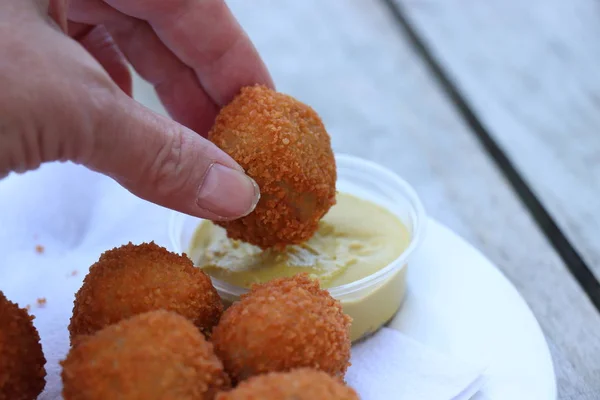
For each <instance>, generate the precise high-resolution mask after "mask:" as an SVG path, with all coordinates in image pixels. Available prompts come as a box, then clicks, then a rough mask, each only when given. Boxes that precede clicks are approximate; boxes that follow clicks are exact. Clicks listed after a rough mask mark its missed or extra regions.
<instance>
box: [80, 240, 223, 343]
mask: <svg viewBox="0 0 600 400" xmlns="http://www.w3.org/2000/svg"><path fill="white" fill-rule="evenodd" d="M157 309H166V310H169V311H175V312H177V313H178V314H180V315H183V316H184V317H186V318H188V319H189V320H191V321H192V322H193V323H194V324H195V325H196V326H197V327H198V328H200V330H202V331H203V332H204V333H205V334H207V335H208V334H210V331H211V329H212V327H213V326H214V325H216V323H217V322H218V321H219V318H220V316H221V313H222V312H223V304H222V303H221V299H220V298H219V295H218V293H217V291H216V289H215V288H214V287H213V285H212V282H211V280H210V278H209V276H208V275H206V273H204V272H203V271H202V270H200V269H198V268H195V267H194V265H193V263H192V261H191V260H190V259H189V258H187V257H186V256H180V255H178V254H175V253H171V252H169V251H167V250H166V249H165V248H163V247H160V246H158V245H156V244H154V243H144V244H140V245H133V244H131V243H129V244H127V245H124V246H121V247H118V248H114V249H112V250H109V251H106V252H105V253H103V254H102V255H101V256H100V259H99V260H98V261H97V262H96V263H95V264H94V265H92V267H91V268H90V271H89V273H88V274H87V276H86V277H85V279H84V281H83V285H82V287H81V288H80V289H79V291H78V292H77V293H76V295H75V302H74V306H73V316H72V317H71V322H70V324H69V332H70V335H71V340H73V338H74V337H75V336H76V335H80V334H91V333H94V332H96V331H98V330H100V329H102V328H104V327H105V326H107V325H110V324H113V323H115V322H118V321H120V320H122V319H125V318H128V317H130V316H133V315H136V314H141V313H143V312H146V311H151V310H157Z"/></svg>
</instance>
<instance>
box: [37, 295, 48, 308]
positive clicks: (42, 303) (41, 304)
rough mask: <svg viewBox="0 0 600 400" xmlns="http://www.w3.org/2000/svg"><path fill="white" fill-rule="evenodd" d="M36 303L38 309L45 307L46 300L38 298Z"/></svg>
mask: <svg viewBox="0 0 600 400" xmlns="http://www.w3.org/2000/svg"><path fill="white" fill-rule="evenodd" d="M36 303H37V305H38V307H43V306H45V305H46V298H45V297H40V298H39V299H37V300H36Z"/></svg>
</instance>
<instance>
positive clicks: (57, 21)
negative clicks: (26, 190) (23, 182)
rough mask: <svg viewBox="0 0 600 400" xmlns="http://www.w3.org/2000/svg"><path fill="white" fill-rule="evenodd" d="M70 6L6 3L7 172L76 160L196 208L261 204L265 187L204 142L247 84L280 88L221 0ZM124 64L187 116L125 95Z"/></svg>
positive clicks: (241, 209)
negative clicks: (150, 107) (165, 113)
mask: <svg viewBox="0 0 600 400" xmlns="http://www.w3.org/2000/svg"><path fill="white" fill-rule="evenodd" d="M67 2H68V0H50V3H49V4H48V0H46V1H43V0H2V9H1V10H0V50H1V52H2V58H1V59H0V88H2V89H1V90H0V177H2V176H5V175H7V174H8V173H10V172H11V171H14V172H24V171H27V170H32V169H35V168H37V167H38V166H39V165H40V164H41V163H43V162H47V161H57V160H60V161H66V160H70V161H73V162H75V163H79V164H83V165H85V166H87V167H88V168H90V169H93V170H95V171H99V172H101V173H104V174H106V175H108V176H111V177H112V178H114V179H115V180H116V181H117V182H119V183H120V184H121V185H123V186H124V187H125V188H127V189H128V190H130V191H131V192H132V193H134V194H136V195H138V196H140V197H142V198H145V199H147V200H149V201H152V202H154V203H157V204H160V205H163V206H165V207H169V208H173V209H176V210H179V211H182V212H185V213H188V214H191V215H196V216H199V217H204V218H209V219H232V218H237V217H240V216H243V215H245V214H247V213H248V212H250V211H252V209H253V208H254V206H255V205H256V202H257V201H258V197H259V193H258V187H257V186H256V184H255V183H254V181H252V180H251V179H250V178H248V177H247V176H246V175H245V174H244V173H243V171H242V169H241V167H239V165H238V164H237V163H236V162H235V161H233V159H231V158H230V157H229V156H228V155H227V154H225V153H224V152H222V151H221V150H220V149H218V148H217V147H216V146H215V145H213V144H212V143H210V142H209V141H208V140H206V139H205V138H204V137H203V136H205V135H206V133H207V132H208V130H209V128H210V126H211V125H212V123H213V121H214V118H215V116H216V114H217V112H218V109H219V107H220V106H222V105H224V104H226V103H227V102H228V101H229V100H231V98H232V97H233V96H234V95H235V94H236V93H237V91H238V90H239V88H240V87H242V86H245V85H250V84H254V83H261V84H265V85H267V86H270V87H273V83H272V81H271V78H270V76H269V73H268V72H267V69H266V68H265V66H264V64H263V63H262V61H261V60H260V57H259V55H258V54H257V52H256V50H255V49H254V47H253V46H252V44H251V42H250V40H249V39H248V38H247V36H246V35H245V33H244V32H243V30H242V29H241V27H240V26H239V25H238V23H237V22H236V20H235V18H234V17H233V16H232V15H231V13H230V11H229V10H228V8H227V6H226V5H225V3H224V1H223V0H201V1H200V0H169V1H164V0H70V4H69V5H67ZM48 15H50V17H49V16H48ZM65 32H66V33H65ZM125 59H127V60H128V61H129V62H130V63H131V65H132V66H133V68H135V69H136V70H137V72H138V73H139V74H140V75H141V76H142V77H143V78H144V79H146V80H147V81H149V82H150V83H152V84H153V85H154V87H155V89H156V91H157V93H158V96H159V98H160V99H161V101H162V102H163V104H164V105H165V108H166V109H167V111H168V112H169V114H170V115H171V116H172V117H173V118H174V119H175V121H178V122H179V123H178V122H175V121H173V120H171V119H169V118H165V117H163V116H160V115H158V114H156V113H153V112H152V111H150V110H148V109H147V108H145V107H143V106H142V105H140V104H139V103H137V102H136V101H134V100H133V99H132V98H131V97H129V96H128V95H130V94H131V77H130V75H129V71H128V69H127V65H126V63H125Z"/></svg>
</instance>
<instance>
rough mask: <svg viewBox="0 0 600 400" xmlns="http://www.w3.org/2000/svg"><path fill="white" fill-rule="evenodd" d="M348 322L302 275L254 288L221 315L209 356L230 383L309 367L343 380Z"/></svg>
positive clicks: (334, 303) (336, 305)
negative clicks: (215, 358)
mask: <svg viewBox="0 0 600 400" xmlns="http://www.w3.org/2000/svg"><path fill="white" fill-rule="evenodd" d="M350 322H351V318H350V317H349V316H347V315H346V314H344V313H343V311H342V307H341V305H340V303H339V301H337V300H335V299H334V298H332V297H331V296H330V295H329V293H328V292H327V291H326V290H322V289H320V288H319V283H318V281H314V280H311V279H310V278H309V277H308V275H307V274H301V275H296V276H295V277H292V278H280V279H275V280H272V281H270V282H267V283H265V284H261V285H255V286H254V287H253V288H252V289H251V290H250V292H249V293H247V294H245V295H242V296H241V298H240V301H238V302H236V303H234V304H233V305H232V306H231V307H229V308H228V309H227V310H225V312H224V313H223V316H222V317H221V321H220V322H219V324H218V325H217V326H216V327H215V329H214V331H213V337H212V340H213V344H214V345H215V352H216V353H217V355H218V356H219V358H221V360H222V361H223V364H224V365H225V369H226V371H227V372H228V373H229V374H230V376H231V378H232V380H233V381H234V382H239V381H242V380H244V379H247V378H249V377H251V376H254V375H258V374H262V373H265V372H276V371H289V370H292V369H294V368H300V367H310V368H316V369H319V370H322V371H325V372H327V373H328V374H330V375H332V376H334V377H343V376H344V374H345V373H346V369H347V367H348V366H349V359H350V336H349V328H350Z"/></svg>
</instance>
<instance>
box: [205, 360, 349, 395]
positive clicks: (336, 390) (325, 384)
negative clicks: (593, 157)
mask: <svg viewBox="0 0 600 400" xmlns="http://www.w3.org/2000/svg"><path fill="white" fill-rule="evenodd" d="M216 400H359V397H358V394H357V393H356V391H355V390H354V389H352V388H350V387H348V386H346V385H344V384H343V383H342V382H340V380H339V379H335V378H332V377H331V376H329V375H328V374H326V373H325V372H322V371H318V370H315V369H310V368H299V369H296V370H293V371H291V372H271V373H268V374H265V375H259V376H255V377H253V378H250V379H248V380H247V381H244V382H242V383H240V384H239V385H238V386H237V387H236V388H235V389H234V390H232V391H230V392H222V393H219V394H218V395H217V397H216Z"/></svg>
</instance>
